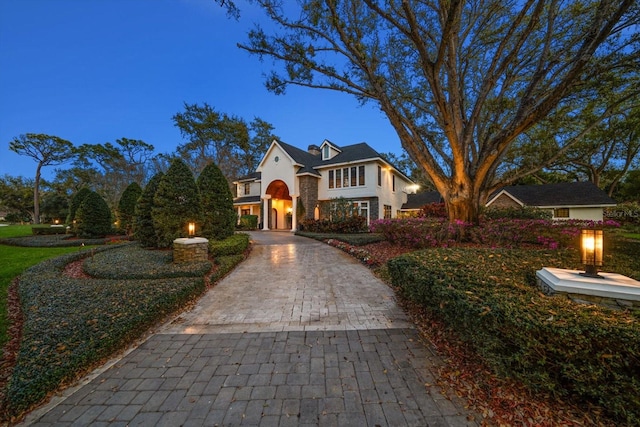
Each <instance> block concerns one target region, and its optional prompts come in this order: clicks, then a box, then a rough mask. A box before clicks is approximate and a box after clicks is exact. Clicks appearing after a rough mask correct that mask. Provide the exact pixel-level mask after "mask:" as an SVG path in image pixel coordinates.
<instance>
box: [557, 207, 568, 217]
mask: <svg viewBox="0 0 640 427" xmlns="http://www.w3.org/2000/svg"><path fill="white" fill-rule="evenodd" d="M553 217H554V218H569V208H558V209H554V210H553Z"/></svg>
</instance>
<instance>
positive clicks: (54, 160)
mask: <svg viewBox="0 0 640 427" xmlns="http://www.w3.org/2000/svg"><path fill="white" fill-rule="evenodd" d="M9 149H10V150H11V151H13V152H15V153H17V154H20V155H26V156H29V157H31V158H32V159H34V160H35V161H36V162H37V163H38V166H37V167H36V175H35V179H34V184H33V222H34V223H35V224H40V179H41V170H42V168H43V167H44V166H55V165H59V164H61V163H64V162H66V161H68V160H70V159H71V158H73V157H74V155H75V152H74V151H73V144H72V143H71V142H69V141H67V140H66V139H62V138H59V137H57V136H52V135H45V134H40V133H27V134H24V135H20V136H18V137H17V138H14V139H13V140H12V141H11V142H10V143H9Z"/></svg>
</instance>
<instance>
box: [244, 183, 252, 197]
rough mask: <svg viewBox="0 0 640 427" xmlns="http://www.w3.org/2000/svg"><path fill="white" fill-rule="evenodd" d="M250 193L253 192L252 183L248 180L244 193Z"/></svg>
mask: <svg viewBox="0 0 640 427" xmlns="http://www.w3.org/2000/svg"><path fill="white" fill-rule="evenodd" d="M249 194H251V184H250V183H248V182H247V183H245V184H244V195H245V196H247V195H249Z"/></svg>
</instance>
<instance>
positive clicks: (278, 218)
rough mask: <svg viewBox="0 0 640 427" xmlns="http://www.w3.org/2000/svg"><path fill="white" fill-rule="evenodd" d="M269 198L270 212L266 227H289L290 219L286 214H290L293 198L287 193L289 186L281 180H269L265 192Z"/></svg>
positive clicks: (273, 228) (284, 228) (277, 228)
mask: <svg viewBox="0 0 640 427" xmlns="http://www.w3.org/2000/svg"><path fill="white" fill-rule="evenodd" d="M265 194H266V196H267V198H268V199H269V205H270V209H269V210H267V212H270V214H269V218H268V219H267V220H268V227H269V229H271V230H287V229H291V221H290V220H288V217H287V216H288V215H291V212H292V208H293V198H292V197H291V194H290V193H289V187H288V186H287V184H286V183H285V182H284V181H282V180H279V179H277V180H275V181H271V183H269V185H268V186H267V190H266V192H265Z"/></svg>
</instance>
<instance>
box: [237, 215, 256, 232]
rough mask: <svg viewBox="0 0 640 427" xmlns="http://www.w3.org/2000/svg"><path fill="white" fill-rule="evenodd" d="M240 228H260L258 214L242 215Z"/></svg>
mask: <svg viewBox="0 0 640 427" xmlns="http://www.w3.org/2000/svg"><path fill="white" fill-rule="evenodd" d="M238 228H240V229H242V230H255V229H256V228H258V215H242V216H241V217H240V224H239V225H238Z"/></svg>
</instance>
